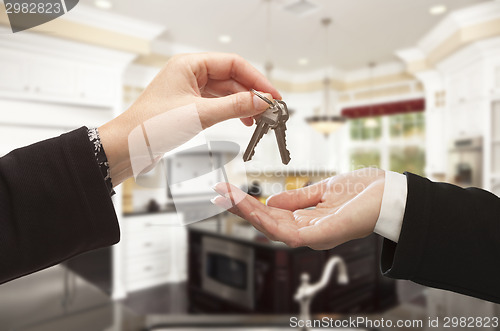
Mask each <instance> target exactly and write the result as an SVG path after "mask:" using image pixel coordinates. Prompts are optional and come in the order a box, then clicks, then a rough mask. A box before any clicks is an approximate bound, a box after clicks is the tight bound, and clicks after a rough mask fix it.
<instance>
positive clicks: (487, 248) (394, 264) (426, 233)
mask: <svg viewBox="0 0 500 331" xmlns="http://www.w3.org/2000/svg"><path fill="white" fill-rule="evenodd" d="M406 177H407V180H408V195H407V200H406V209H405V214H404V219H403V225H402V228H401V234H400V237H399V241H398V243H397V244H396V243H394V242H392V241H390V240H387V239H385V240H384V246H383V249H382V259H381V268H382V272H383V273H384V274H385V275H386V276H389V277H392V278H400V279H409V280H412V281H414V282H416V283H420V284H423V285H426V286H431V287H436V288H441V289H446V290H451V291H454V292H458V293H462V294H466V295H470V296H474V297H478V298H481V299H485V300H488V301H493V302H496V303H500V199H499V198H498V197H497V196H495V195H494V194H492V193H490V192H487V191H484V190H481V189H477V188H467V189H463V188H460V187H458V186H455V185H451V184H446V183H434V182H431V181H429V180H428V179H425V178H422V177H419V176H416V175H414V174H411V173H406Z"/></svg>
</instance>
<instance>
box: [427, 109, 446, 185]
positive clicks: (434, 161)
mask: <svg viewBox="0 0 500 331" xmlns="http://www.w3.org/2000/svg"><path fill="white" fill-rule="evenodd" d="M444 116H445V113H444V110H443V109H434V110H428V111H426V112H425V120H426V122H425V130H426V137H425V144H426V150H425V157H426V169H425V173H426V174H427V175H428V176H432V175H434V174H444V173H445V172H446V155H447V148H448V146H447V142H446V139H445V132H444V128H445V123H444Z"/></svg>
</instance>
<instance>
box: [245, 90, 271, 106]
mask: <svg viewBox="0 0 500 331" xmlns="http://www.w3.org/2000/svg"><path fill="white" fill-rule="evenodd" d="M250 92H252V93H253V94H255V95H256V96H258V97H259V98H261V99H262V100H264V101H265V102H267V103H268V104H269V105H270V106H274V103H273V102H272V101H271V100H269V99H268V98H266V97H265V96H263V95H262V94H260V93H259V92H257V91H255V90H254V89H251V90H250Z"/></svg>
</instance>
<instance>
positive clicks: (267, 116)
mask: <svg viewBox="0 0 500 331" xmlns="http://www.w3.org/2000/svg"><path fill="white" fill-rule="evenodd" d="M251 91H252V93H254V94H255V95H256V96H258V97H259V98H261V99H262V100H264V101H265V102H267V103H268V104H269V108H268V109H267V110H266V111H265V112H264V113H262V115H261V117H259V119H258V120H257V123H256V124H257V127H256V128H255V131H254V133H253V135H252V138H251V139H250V143H249V144H248V147H247V149H246V151H245V153H244V154H243V161H245V162H246V161H249V160H251V159H252V157H253V155H254V154H255V147H256V146H257V143H258V142H259V141H260V139H261V138H262V137H263V136H264V135H265V134H266V133H267V132H269V129H273V130H274V132H275V135H276V140H277V142H278V148H279V151H280V155H281V161H282V162H283V163H284V164H288V162H290V152H289V151H288V150H287V148H286V140H285V138H286V135H285V131H286V125H285V122H286V121H287V120H288V117H289V115H288V108H287V106H286V103H284V102H283V101H280V100H275V101H274V102H273V101H271V100H269V99H267V98H266V97H264V96H263V95H261V94H260V93H259V92H257V91H255V90H251Z"/></svg>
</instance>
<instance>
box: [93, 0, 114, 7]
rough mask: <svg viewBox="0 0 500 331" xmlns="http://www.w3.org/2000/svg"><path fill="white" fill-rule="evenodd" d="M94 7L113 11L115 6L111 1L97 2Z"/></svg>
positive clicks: (97, 0)
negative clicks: (112, 8)
mask: <svg viewBox="0 0 500 331" xmlns="http://www.w3.org/2000/svg"><path fill="white" fill-rule="evenodd" d="M94 5H95V6H96V7H97V8H101V9H111V7H113V4H112V3H111V1H109V0H95V1H94Z"/></svg>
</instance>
